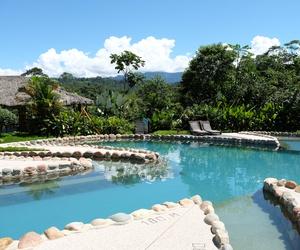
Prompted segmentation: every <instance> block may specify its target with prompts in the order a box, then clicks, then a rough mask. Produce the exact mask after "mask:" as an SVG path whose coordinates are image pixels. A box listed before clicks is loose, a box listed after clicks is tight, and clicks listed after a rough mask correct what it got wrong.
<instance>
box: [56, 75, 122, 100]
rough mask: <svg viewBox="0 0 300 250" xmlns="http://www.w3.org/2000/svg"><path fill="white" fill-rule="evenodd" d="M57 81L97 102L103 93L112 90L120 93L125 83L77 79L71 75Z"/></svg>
mask: <svg viewBox="0 0 300 250" xmlns="http://www.w3.org/2000/svg"><path fill="white" fill-rule="evenodd" d="M57 81H58V82H59V83H60V84H61V85H62V86H63V87H64V88H65V89H66V90H67V91H70V92H75V93H77V94H78V95H82V96H85V97H87V98H90V99H92V100H96V98H97V96H98V95H100V94H101V93H103V92H105V91H108V90H112V91H114V92H120V91H121V90H122V89H123V88H122V86H123V82H122V81H119V80H116V79H113V78H102V77H93V78H76V77H74V76H73V75H71V74H69V73H63V74H62V75H61V76H60V77H59V78H58V79H57Z"/></svg>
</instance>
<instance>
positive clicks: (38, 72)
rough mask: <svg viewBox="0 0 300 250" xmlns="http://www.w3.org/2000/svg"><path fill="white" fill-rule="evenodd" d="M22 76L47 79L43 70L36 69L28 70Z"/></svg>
mask: <svg viewBox="0 0 300 250" xmlns="http://www.w3.org/2000/svg"><path fill="white" fill-rule="evenodd" d="M21 76H43V77H47V75H46V74H45V73H44V72H43V70H42V69H41V68H38V67H34V68H31V69H28V70H26V72H24V73H23V74H21Z"/></svg>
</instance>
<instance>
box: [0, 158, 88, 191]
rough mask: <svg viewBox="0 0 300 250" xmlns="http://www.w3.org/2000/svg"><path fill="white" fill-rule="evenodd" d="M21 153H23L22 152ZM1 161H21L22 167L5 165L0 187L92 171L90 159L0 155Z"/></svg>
mask: <svg viewBox="0 0 300 250" xmlns="http://www.w3.org/2000/svg"><path fill="white" fill-rule="evenodd" d="M22 153H23V152H22ZM1 160H8V161H6V163H8V164H9V162H10V161H11V162H12V161H22V165H23V166H16V167H11V166H9V165H7V166H6V167H5V168H3V169H2V171H0V186H1V185H11V184H18V183H21V182H29V183H31V182H34V181H37V179H41V180H54V179H57V178H59V177H62V176H67V175H75V174H78V173H82V172H87V171H88V170H90V169H93V164H92V160H91V159H86V158H82V157H81V158H79V159H76V158H62V159H61V158H56V157H44V158H42V157H40V156H33V157H24V156H19V157H18V156H15V155H5V153H3V154H0V163H1Z"/></svg>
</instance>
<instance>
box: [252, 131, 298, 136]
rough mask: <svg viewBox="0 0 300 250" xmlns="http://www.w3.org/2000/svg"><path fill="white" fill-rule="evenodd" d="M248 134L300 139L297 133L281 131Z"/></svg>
mask: <svg viewBox="0 0 300 250" xmlns="http://www.w3.org/2000/svg"><path fill="white" fill-rule="evenodd" d="M247 133H254V134H257V135H270V136H291V137H300V134H299V133H296V132H279V131H250V132H247Z"/></svg>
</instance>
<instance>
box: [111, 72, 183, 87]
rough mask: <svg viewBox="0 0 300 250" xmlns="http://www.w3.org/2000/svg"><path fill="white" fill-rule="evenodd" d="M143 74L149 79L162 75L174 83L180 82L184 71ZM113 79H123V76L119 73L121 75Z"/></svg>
mask: <svg viewBox="0 0 300 250" xmlns="http://www.w3.org/2000/svg"><path fill="white" fill-rule="evenodd" d="M143 76H144V77H145V79H146V80H149V79H152V78H154V77H157V76H160V77H161V78H163V79H164V80H165V81H166V82H167V83H171V84H172V83H179V82H180V81H181V77H182V72H175V73H169V72H161V71H156V72H145V73H143ZM113 79H116V80H122V79H123V76H121V75H119V76H116V77H113Z"/></svg>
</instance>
